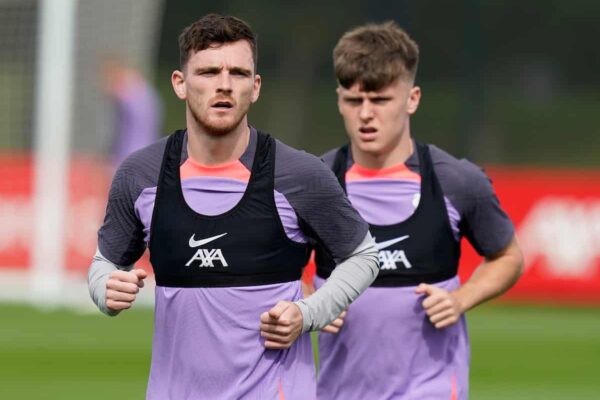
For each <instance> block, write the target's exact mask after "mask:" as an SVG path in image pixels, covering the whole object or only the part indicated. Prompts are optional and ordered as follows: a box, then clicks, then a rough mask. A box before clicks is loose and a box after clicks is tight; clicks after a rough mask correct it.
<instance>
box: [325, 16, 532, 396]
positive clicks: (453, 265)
mask: <svg viewBox="0 0 600 400" xmlns="http://www.w3.org/2000/svg"><path fill="white" fill-rule="evenodd" d="M333 59H334V65H335V74H336V77H337V81H338V88H337V94H338V107H339V111H340V114H341V115H342V118H343V120H344V125H345V128H346V133H347V135H348V138H349V139H350V143H349V144H347V145H344V146H342V147H340V148H337V149H334V150H332V151H330V152H328V153H327V154H325V156H324V157H323V159H324V161H325V163H326V164H327V165H328V166H329V167H330V168H331V169H332V170H333V172H334V173H335V174H336V175H337V177H338V180H339V182H340V183H341V185H342V187H343V188H344V190H345V191H346V193H347V195H348V198H349V199H350V201H351V203H352V204H353V205H354V206H355V207H356V209H357V210H358V211H359V213H360V214H361V215H362V216H363V218H364V219H365V220H366V221H367V222H368V223H369V225H370V230H371V234H372V235H373V237H374V238H375V241H376V246H377V249H378V250H379V259H380V263H381V272H380V273H379V276H378V277H377V279H376V280H375V282H374V283H373V285H372V287H370V288H369V289H367V290H366V292H365V293H364V294H363V295H362V296H361V297H360V298H359V299H358V300H357V301H356V302H355V303H353V304H352V305H351V306H350V307H349V308H348V310H347V314H346V316H345V320H344V324H343V326H342V327H341V329H339V328H340V325H341V324H340V323H339V321H338V322H337V323H335V324H334V325H331V326H329V327H328V328H327V330H328V331H329V332H335V331H338V330H339V333H337V334H327V333H323V334H321V335H319V354H320V371H319V377H318V398H319V400H334V399H344V400H353V399H356V400H363V399H373V400H385V399H447V400H451V399H452V400H455V399H466V398H467V396H468V375H469V341H468V337H467V329H466V324H465V318H464V313H465V312H466V311H467V310H470V309H472V308H473V307H475V306H477V305H478V304H480V303H482V302H484V301H486V300H489V299H491V298H492V297H495V296H498V295H499V294H501V293H502V292H504V291H505V290H507V289H508V288H510V287H511V286H512V285H513V284H514V283H515V282H516V281H517V279H518V277H519V275H520V274H521V270H522V264H523V260H522V255H521V251H520V250H519V247H518V245H517V242H516V240H515V235H514V228H513V225H512V223H511V221H510V220H509V218H508V217H507V215H506V214H505V212H504V211H503V210H502V208H501V207H500V204H499V202H498V199H497V198H496V195H495V194H494V190H493V188H492V185H491V183H490V180H489V179H488V177H487V176H486V175H485V174H484V173H483V172H482V170H481V169H480V168H478V167H477V166H475V165H474V164H472V163H470V162H469V161H466V160H464V159H462V160H461V159H457V158H455V157H453V156H451V155H450V154H448V153H446V152H445V151H443V150H441V149H439V148H437V147H436V146H433V145H429V144H423V143H420V142H417V141H415V140H414V139H413V136H412V134H411V130H410V116H411V115H413V114H414V113H415V112H416V111H417V108H418V106H419V101H420V99H421V89H420V88H419V87H418V86H416V85H415V75H416V72H417V64H418V60H419V50H418V47H417V44H416V43H415V42H414V41H413V40H412V39H411V38H410V37H409V36H408V35H407V34H406V32H404V31H403V30H402V29H401V28H400V27H399V26H398V25H396V24H395V23H393V22H387V23H383V24H371V25H365V26H361V27H358V28H356V29H353V30H351V31H349V32H347V33H346V34H344V35H343V36H342V38H341V39H340V40H339V42H338V44H337V46H336V47H335V50H334V52H333ZM463 237H466V238H467V240H468V241H469V242H470V243H471V244H472V245H473V246H474V247H475V249H476V250H477V251H478V252H479V254H481V255H482V256H483V262H482V263H481V265H480V266H479V267H478V268H477V270H476V271H475V273H474V274H473V276H472V277H471V278H470V279H469V280H468V281H467V282H465V283H464V284H462V285H461V283H460V282H459V279H458V277H457V269H458V264H459V260H460V240H461V238H463ZM316 263H317V276H316V277H315V286H316V287H317V288H319V287H324V285H326V283H325V282H326V281H325V280H326V279H327V278H328V277H330V276H333V274H334V273H335V270H336V268H335V264H336V263H335V260H334V258H333V257H332V256H331V254H330V253H329V251H328V249H326V248H324V247H319V248H318V249H317V252H316Z"/></svg>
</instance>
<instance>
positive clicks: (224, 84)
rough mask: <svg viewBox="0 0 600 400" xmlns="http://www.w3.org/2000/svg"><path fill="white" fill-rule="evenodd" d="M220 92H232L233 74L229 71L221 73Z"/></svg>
mask: <svg viewBox="0 0 600 400" xmlns="http://www.w3.org/2000/svg"><path fill="white" fill-rule="evenodd" d="M217 90H218V91H220V92H231V75H229V73H228V72H226V71H223V72H222V73H221V74H220V79H219V87H218V88H217Z"/></svg>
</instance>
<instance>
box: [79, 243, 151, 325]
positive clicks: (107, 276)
mask: <svg viewBox="0 0 600 400" xmlns="http://www.w3.org/2000/svg"><path fill="white" fill-rule="evenodd" d="M146 276H147V274H146V271H144V270H142V269H133V266H132V265H130V266H124V267H122V266H118V265H115V264H113V263H111V262H110V261H109V260H107V259H106V258H105V257H104V256H103V255H102V254H101V253H100V250H97V251H96V254H95V255H94V258H93V261H92V265H90V269H89V272H88V288H89V291H90V296H91V297H92V300H93V301H94V303H96V305H97V306H98V308H99V309H100V311H102V312H103V313H104V314H106V315H109V316H115V315H117V314H119V312H121V310H125V309H128V308H130V307H131V306H132V304H133V302H134V301H135V299H136V295H137V293H138V292H139V290H140V288H142V287H144V279H145V278H146Z"/></svg>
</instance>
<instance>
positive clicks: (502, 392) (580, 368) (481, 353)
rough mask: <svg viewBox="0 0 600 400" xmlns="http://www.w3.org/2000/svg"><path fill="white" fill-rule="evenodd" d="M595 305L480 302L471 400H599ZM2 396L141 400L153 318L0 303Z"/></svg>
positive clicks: (146, 313)
mask: <svg viewBox="0 0 600 400" xmlns="http://www.w3.org/2000/svg"><path fill="white" fill-rule="evenodd" d="M598 313H599V311H598V310H597V309H592V308H581V307H579V308H569V307H563V306H561V307H550V306H544V307H539V306H536V307H533V306H524V305H510V304H491V305H484V306H482V307H480V308H478V309H476V310H474V311H472V312H470V313H469V314H468V323H469V328H470V336H471V343H472V358H471V396H470V398H471V399H475V400H500V399H502V400H504V399H512V400H532V399H544V400H553V399H557V400H558V399H560V400H564V399H570V400H575V399H590V400H591V399H598V398H599V395H600V380H599V379H598V376H599V373H600V362H599V361H600V340H599V339H600V318H598ZM0 316H1V321H2V323H1V324H0V399H21V400H26V399H36V400H42V399H44V400H45V399H53V400H54V399H56V400H71V399H87V400H94V399H102V400H105V399H143V398H144V396H145V388H146V381H147V376H148V371H149V367H150V347H151V340H152V311H151V310H149V309H147V308H141V309H136V308H134V309H132V310H129V311H128V312H125V313H123V314H122V315H119V316H118V317H116V318H109V317H106V316H103V315H101V314H100V313H99V312H97V313H90V312H89V311H85V312H77V311H72V310H53V311H40V310H36V309H33V308H29V307H27V306H19V305H3V306H0Z"/></svg>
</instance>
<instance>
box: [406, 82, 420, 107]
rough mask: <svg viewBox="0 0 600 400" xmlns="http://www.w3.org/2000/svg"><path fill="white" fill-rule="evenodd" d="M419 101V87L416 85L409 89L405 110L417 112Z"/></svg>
mask: <svg viewBox="0 0 600 400" xmlns="http://www.w3.org/2000/svg"><path fill="white" fill-rule="evenodd" d="M420 101H421V88H420V87H418V86H413V88H412V89H410V93H409V95H408V101H407V102H406V112H408V113H409V114H414V113H415V112H417V109H418V108H419V103H420Z"/></svg>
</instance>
